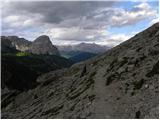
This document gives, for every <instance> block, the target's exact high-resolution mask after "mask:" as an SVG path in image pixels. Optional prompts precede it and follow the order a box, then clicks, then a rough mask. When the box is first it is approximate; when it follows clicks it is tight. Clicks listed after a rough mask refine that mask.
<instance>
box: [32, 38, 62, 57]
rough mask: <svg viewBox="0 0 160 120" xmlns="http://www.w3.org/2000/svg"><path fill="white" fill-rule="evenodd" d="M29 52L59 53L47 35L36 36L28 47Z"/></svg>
mask: <svg viewBox="0 0 160 120" xmlns="http://www.w3.org/2000/svg"><path fill="white" fill-rule="evenodd" d="M30 52H31V53H33V54H49V55H59V51H58V49H57V48H56V47H55V46H53V45H52V42H51V41H50V38H49V37H48V36H47V35H42V36H39V37H38V38H36V39H35V41H33V43H32V45H31V47H30Z"/></svg>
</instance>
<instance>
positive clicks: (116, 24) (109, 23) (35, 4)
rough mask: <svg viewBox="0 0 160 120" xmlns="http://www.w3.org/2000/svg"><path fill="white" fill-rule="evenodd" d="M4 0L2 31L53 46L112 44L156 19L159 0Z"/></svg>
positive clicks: (7, 34)
mask: <svg viewBox="0 0 160 120" xmlns="http://www.w3.org/2000/svg"><path fill="white" fill-rule="evenodd" d="M135 1H136V0H135ZM135 1H133V0H132V1H131V0H130V1H127V0H126V1H124V0H123V1H120V0H117V1H116V0H111V1H51V0H50V1H38V0H34V1H20V0H19V1H10V0H8V1H4V2H2V6H1V14H2V15H1V16H2V17H1V26H2V30H1V34H2V35H5V36H9V35H16V36H19V37H23V38H25V39H27V40H30V41H33V40H35V39H36V38H37V37H38V36H40V35H48V36H49V37H50V39H51V41H52V43H53V44H54V45H68V44H69V45H71V44H78V43H81V42H86V43H96V44H101V45H107V46H115V45H118V44H119V43H121V42H123V41H125V40H127V39H129V38H131V37H132V36H134V35H135V34H136V33H138V32H140V31H142V30H144V29H146V28H147V27H149V26H151V25H152V24H154V23H156V22H158V15H159V13H158V12H159V10H158V9H159V7H158V6H159V3H158V0H139V1H141V2H139V1H138V0H137V1H138V2H135Z"/></svg>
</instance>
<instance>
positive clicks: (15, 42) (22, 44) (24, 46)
mask: <svg viewBox="0 0 160 120" xmlns="http://www.w3.org/2000/svg"><path fill="white" fill-rule="evenodd" d="M6 38H7V39H9V40H10V41H11V43H12V46H14V47H15V48H16V49H17V50H20V51H23V52H24V51H28V49H29V48H30V45H31V43H32V42H30V41H28V40H26V39H24V38H19V37H18V36H8V37H6Z"/></svg>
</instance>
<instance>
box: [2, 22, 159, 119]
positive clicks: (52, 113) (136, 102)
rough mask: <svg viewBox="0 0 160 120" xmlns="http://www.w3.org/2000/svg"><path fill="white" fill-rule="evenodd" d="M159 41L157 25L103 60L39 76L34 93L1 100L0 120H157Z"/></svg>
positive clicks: (108, 54)
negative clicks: (137, 119) (76, 119)
mask: <svg viewBox="0 0 160 120" xmlns="http://www.w3.org/2000/svg"><path fill="white" fill-rule="evenodd" d="M158 38H159V25H158V23H157V24H155V25H153V26H152V27H150V28H148V29H147V30H145V31H143V32H141V33H139V34H137V35H136V36H134V37H133V38H131V39H130V40H128V41H126V42H124V43H122V44H120V45H118V46H116V47H114V48H113V49H111V50H109V51H107V52H106V53H105V54H103V55H99V56H97V57H96V58H93V59H90V60H88V61H86V62H82V63H79V64H75V65H73V66H72V67H71V68H69V69H62V70H58V71H53V72H49V73H47V74H44V75H42V76H39V77H38V79H37V82H38V83H39V84H40V85H38V86H37V87H36V88H34V89H32V90H29V91H25V92H22V93H19V94H14V93H12V95H10V96H8V97H7V98H6V99H4V100H3V99H2V118H158V117H159V116H158V105H159V99H158V98H159V84H158V74H159V69H158V68H159V67H158V65H159V41H158ZM7 100H9V101H7ZM3 101H4V102H3Z"/></svg>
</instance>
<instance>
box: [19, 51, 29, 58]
mask: <svg viewBox="0 0 160 120" xmlns="http://www.w3.org/2000/svg"><path fill="white" fill-rule="evenodd" d="M30 55H31V54H30V53H27V52H18V53H16V56H19V57H21V56H30Z"/></svg>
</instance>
